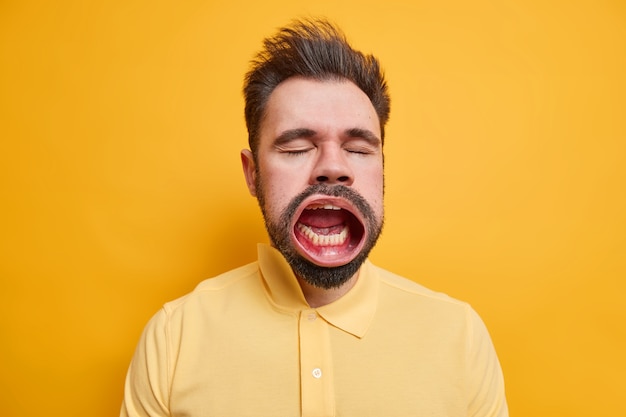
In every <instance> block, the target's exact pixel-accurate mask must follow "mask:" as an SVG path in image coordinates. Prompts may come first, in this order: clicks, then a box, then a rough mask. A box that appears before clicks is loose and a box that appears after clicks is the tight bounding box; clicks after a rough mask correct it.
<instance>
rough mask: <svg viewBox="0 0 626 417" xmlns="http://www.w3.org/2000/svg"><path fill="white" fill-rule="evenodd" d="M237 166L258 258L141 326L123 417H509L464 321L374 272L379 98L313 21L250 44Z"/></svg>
mask: <svg viewBox="0 0 626 417" xmlns="http://www.w3.org/2000/svg"><path fill="white" fill-rule="evenodd" d="M244 95H245V99H246V107H245V116H246V123H247V127H248V133H249V145H250V149H249V150H243V151H242V153H241V161H242V166H243V170H244V175H245V178H246V184H247V186H248V189H249V190H250V193H251V194H252V195H253V196H255V197H256V198H257V199H258V202H259V206H260V208H261V211H262V213H263V217H264V219H265V224H266V227H267V231H268V234H269V237H270V242H271V245H259V247H258V260H257V261H256V262H254V263H252V264H249V265H245V266H243V267H241V268H238V269H235V270H232V271H229V272H226V273H225V274H222V275H220V276H218V277H215V278H212V279H209V280H206V281H204V282H202V283H200V284H199V285H198V287H197V288H196V289H195V290H194V291H193V292H191V293H190V294H188V295H186V296H184V297H182V298H180V299H178V300H175V301H173V302H170V303H167V304H166V305H165V306H164V307H163V308H162V309H161V310H160V311H159V312H158V313H157V314H156V315H155V316H154V317H153V319H152V320H151V321H150V322H149V324H148V325H147V326H146V329H145V330H144V333H143V335H142V338H141V340H140V342H139V345H138V347H137V350H136V352H135V356H134V358H133V361H132V363H131V366H130V369H129V371H128V376H127V381H126V388H125V397H124V403H123V405H122V411H121V416H192V417H209V416H238V417H243V416H255V417H261V416H267V417H270V416H271V417H278V416H281V417H288V416H307V417H308V416H311V417H322V416H354V417H357V416H358V417H368V416H377V417H394V416H397V417H407V416H442V417H443V416H473V417H492V416H493V417H496V416H498V417H502V416H508V411H507V404H506V399H505V395H504V383H503V377H502V372H501V370H500V365H499V363H498V359H497V357H496V354H495V352H494V349H493V346H492V343H491V340H490V338H489V335H488V333H487V330H486V329H485V326H484V325H483V323H482V321H481V320H480V318H479V317H478V315H477V314H476V313H475V312H474V311H473V310H472V309H471V307H470V306H469V305H468V304H466V303H464V302H461V301H457V300H454V299H452V298H450V297H448V296H446V295H443V294H440V293H435V292H433V291H430V290H428V289H426V288H424V287H422V286H420V285H418V284H416V283H414V282H413V281H410V280H408V279H405V278H402V277H399V276H397V275H394V274H393V273H391V272H389V271H386V270H384V269H381V268H379V267H377V266H374V265H373V264H372V263H371V262H369V261H368V259H367V257H368V254H369V252H370V250H371V249H372V248H373V247H374V245H375V243H376V240H377V239H378V236H379V235H380V233H381V230H382V226H383V188H384V181H383V143H384V138H385V130H384V128H385V124H386V122H387V120H388V117H389V109H390V107H389V95H388V91H387V85H386V82H385V79H384V76H383V74H382V71H381V69H380V66H379V63H378V61H377V59H376V58H374V57H373V56H366V55H364V54H362V53H360V52H358V51H355V50H354V49H353V48H352V47H351V46H350V45H349V44H348V42H347V41H346V39H345V36H344V35H343V34H342V33H341V32H340V31H339V29H337V28H336V27H335V26H333V25H332V24H330V23H328V22H326V21H322V20H311V21H297V22H294V23H293V24H292V25H290V26H287V27H285V28H282V29H280V31H279V32H278V33H277V34H276V35H275V36H273V37H271V38H268V39H266V40H265V42H264V49H263V50H262V51H261V52H260V53H259V54H258V55H257V56H256V58H255V59H254V60H253V62H252V64H251V69H250V71H249V72H248V74H247V75H246V78H245V83H244Z"/></svg>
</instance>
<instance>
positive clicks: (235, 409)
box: [121, 245, 508, 417]
mask: <svg viewBox="0 0 626 417" xmlns="http://www.w3.org/2000/svg"><path fill="white" fill-rule="evenodd" d="M258 254H259V259H258V262H255V263H252V264H249V265H246V266H243V267H241V268H238V269H235V270H232V271H230V272H227V273H225V274H223V275H220V276H218V277H216V278H213V279H209V280H206V281H203V282H202V283H200V284H199V285H198V287H197V288H196V289H195V290H194V291H193V292H191V293H190V294H188V295H186V296H184V297H182V298H180V299H178V300H175V301H173V302H170V303H167V304H165V306H164V307H163V308H162V309H161V310H160V311H159V312H158V313H157V314H156V315H155V316H154V317H153V318H152V320H151V321H150V322H149V323H148V325H147V326H146V328H145V330H144V333H143V335H142V337H141V340H140V342H139V345H138V347H137V350H136V352H135V356H134V358H133V360H132V363H131V365H130V368H129V371H128V376H127V381H126V387H125V397H124V402H123V405H122V411H121V416H122V417H124V416H132V417H135V416H188V417H209V416H220V417H225V416H233V417H247V416H249V417H290V416H294V417H295V416H306V417H324V416H339V417H343V416H349V417H369V416H372V417H374V416H376V417H410V416H429V417H443V416H458V417H460V416H476V417H478V416H480V417H488V416H489V417H491V416H493V417H496V416H498V417H503V416H507V415H508V412H507V405H506V400H505V395H504V383H503V378H502V372H501V369H500V365H499V363H498V359H497V357H496V354H495V351H494V349H493V346H492V343H491V340H490V338H489V335H488V333H487V330H486V329H485V326H484V325H483V323H482V321H481V320H480V318H479V317H478V315H477V314H476V313H475V312H474V311H473V310H472V309H471V307H469V306H468V304H466V303H463V302H460V301H457V300H454V299H452V298H450V297H448V296H446V295H443V294H439V293H435V292H433V291H430V290H428V289H426V288H424V287H422V286H420V285H418V284H416V283H414V282H412V281H409V280H407V279H404V278H401V277H398V276H396V275H394V274H392V273H390V272H387V271H385V270H383V269H380V268H378V267H376V266H374V265H372V264H371V263H370V262H369V261H368V262H366V263H365V264H364V265H363V266H362V268H361V271H360V274H359V279H358V281H357V283H356V285H355V286H354V287H353V288H352V289H351V290H350V291H349V292H348V293H347V294H346V295H344V296H343V297H342V298H340V299H339V300H337V301H335V302H333V303H331V304H328V305H326V306H323V307H320V308H316V309H313V308H310V307H309V306H308V304H307V303H306V300H305V298H304V296H303V294H302V291H301V289H300V287H299V285H298V283H297V281H296V279H295V277H294V275H293V273H292V271H291V269H290V267H289V265H288V264H287V263H286V261H285V260H284V258H283V257H282V256H281V255H280V253H279V252H277V251H276V250H275V249H273V248H271V247H269V246H267V245H259V250H258Z"/></svg>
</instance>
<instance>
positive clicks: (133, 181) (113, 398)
mask: <svg viewBox="0 0 626 417" xmlns="http://www.w3.org/2000/svg"><path fill="white" fill-rule="evenodd" d="M302 15H325V16H328V17H329V18H331V19H332V20H334V21H336V22H337V23H339V24H340V26H342V27H343V29H344V30H345V31H346V32H347V34H348V36H349V38H350V39H351V40H352V42H353V44H354V45H355V46H356V47H357V48H360V49H363V50H365V51H367V52H374V53H375V54H377V55H378V56H379V57H380V58H381V60H382V62H383V64H384V66H385V68H386V72H387V75H388V79H389V82H390V88H391V94H392V115H391V121H390V124H389V126H388V136H387V144H386V178H387V189H386V190H387V199H386V207H387V224H386V229H385V231H384V235H383V238H382V240H381V242H380V244H379V246H378V247H377V248H376V250H375V252H374V253H373V256H372V258H373V260H374V261H375V262H376V263H378V264H380V265H381V266H385V267H387V268H388V269H391V270H393V271H395V272H398V273H400V274H404V275H405V276H408V277H410V278H411V279H414V280H416V281H419V282H421V283H423V284H424V285H427V286H429V287H431V288H433V289H436V290H440V291H444V292H447V293H448V294H450V295H452V296H454V297H457V298H461V299H464V300H467V301H469V302H471V303H472V305H473V306H474V307H475V308H476V309H477V310H478V311H479V313H480V314H481V315H482V317H483V318H484V320H485V322H486V323H487V325H488V327H489V329H490V331H491V333H492V336H493V340H494V343H495V345H496V348H497V350H498V353H499V356H500V359H501V362H502V366H503V368H504V372H505V378H506V383H507V390H508V399H509V406H510V409H511V413H512V415H516V416H533V417H538V416H546V417H554V416H564V417H565V416H567V417H572V416H606V415H613V416H615V415H626V402H625V401H624V395H625V393H626V383H625V376H624V375H625V374H626V354H625V353H626V309H625V307H624V298H625V297H624V292H625V291H626V284H625V282H624V281H625V278H626V261H625V258H626V256H625V254H626V238H625V235H626V221H625V214H624V213H625V212H626V192H625V190H624V188H625V187H624V185H625V184H624V182H625V181H624V180H625V178H626V168H625V163H626V146H625V140H626V122H624V118H625V110H626V99H625V97H626V81H625V79H626V76H625V74H626V4H625V3H624V2H623V1H622V0H593V1H592V0H589V1H582V0H575V1H565V0H563V1H549V0H548V1H545V0H528V1H524V0H504V1H496V0H493V1H485V0H480V1H460V0H457V1H454V0H444V1H435V0H430V1H426V0H413V1H408V0H407V1H400V0H386V1H380V0H379V1H369V0H358V1H357V0H351V1H331V0H316V1H309V2H302V1H296V0H283V1H278V0H266V1H250V2H243V3H242V2H238V1H220V2H218V1H180V2H176V1H148V0H141V1H138V0H124V1H91V2H90V1H69V0H63V1H61V0H60V1H53V2H52V1H51V2H47V1H46V2H44V1H33V0H27V1H17V0H15V1H12V0H3V1H1V2H0V60H1V61H0V64H1V65H0V94H1V98H0V137H1V142H0V143H1V145H0V181H1V186H2V188H1V195H2V201H1V205H0V213H1V218H2V225H0V239H1V241H0V257H1V264H0V268H1V269H0V279H1V281H0V285H1V290H0V297H1V298H0V309H1V310H0V326H1V327H0V331H1V333H0V337H1V340H0V342H1V343H0V396H1V397H0V398H1V400H2V401H1V403H2V405H1V406H0V410H1V411H0V414H2V415H3V416H11V417H13V416H15V417H17V416H20V417H23V416H93V417H97V416H103V417H104V416H111V415H116V414H117V413H118V410H119V405H120V401H121V397H122V386H123V379H124V374H125V372H126V367H127V365H128V362H129V360H130V357H131V355H132V352H133V349H134V346H135V343H136V342H137V338H138V337H139V334H140V332H141V329H142V328H143V326H144V324H145V323H146V321H147V320H148V318H149V317H150V316H151V315H152V314H153V313H154V312H155V311H156V310H157V309H158V308H159V307H160V305H161V304H162V303H164V302H165V301H168V300H171V299H173V298H176V297H178V296H180V295H182V294H184V293H186V292H188V291H190V290H191V289H192V288H193V287H194V286H195V284H196V283H197V282H199V281H200V280H202V279H204V278H206V277H210V276H213V275H215V274H217V273H219V272H222V271H225V270H227V269H229V268H232V267H235V266H238V265H240V264H242V263H246V262H249V261H251V260H253V259H254V256H255V243H256V242H257V241H265V240H266V237H265V233H264V228H263V225H262V221H261V217H260V214H259V212H258V209H257V207H256V202H255V201H254V200H253V199H252V198H251V197H250V196H249V195H248V194H247V191H246V188H245V185H244V181H243V175H242V173H241V168H240V166H239V156H238V153H239V150H240V149H241V148H243V147H245V146H246V132H245V128H244V123H243V116H242V112H243V110H242V106H243V104H242V103H243V102H242V97H241V93H240V90H241V81H242V76H243V73H244V72H245V71H246V68H247V62H248V60H249V59H250V58H251V56H252V54H253V53H254V52H255V51H256V50H257V49H258V48H259V47H260V43H261V39H262V38H263V37H264V36H266V35H269V34H271V33H273V31H274V29H275V28H276V27H278V26H280V25H282V24H284V23H286V22H288V21H289V20H290V19H291V18H293V17H295V16H302Z"/></svg>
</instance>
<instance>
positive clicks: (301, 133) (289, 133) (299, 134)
mask: <svg viewBox="0 0 626 417" xmlns="http://www.w3.org/2000/svg"><path fill="white" fill-rule="evenodd" d="M316 134H317V132H315V131H314V130H312V129H307V128H298V129H289V130H285V131H284V132H282V133H281V134H280V135H278V137H277V138H276V139H274V146H281V145H285V144H287V143H289V142H291V141H292V140H294V139H300V138H311V137H313V136H315V135H316Z"/></svg>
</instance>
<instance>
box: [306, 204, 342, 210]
mask: <svg viewBox="0 0 626 417" xmlns="http://www.w3.org/2000/svg"><path fill="white" fill-rule="evenodd" d="M317 209H325V210H341V207H337V206H335V205H332V204H311V205H310V206H308V207H307V210H317Z"/></svg>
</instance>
